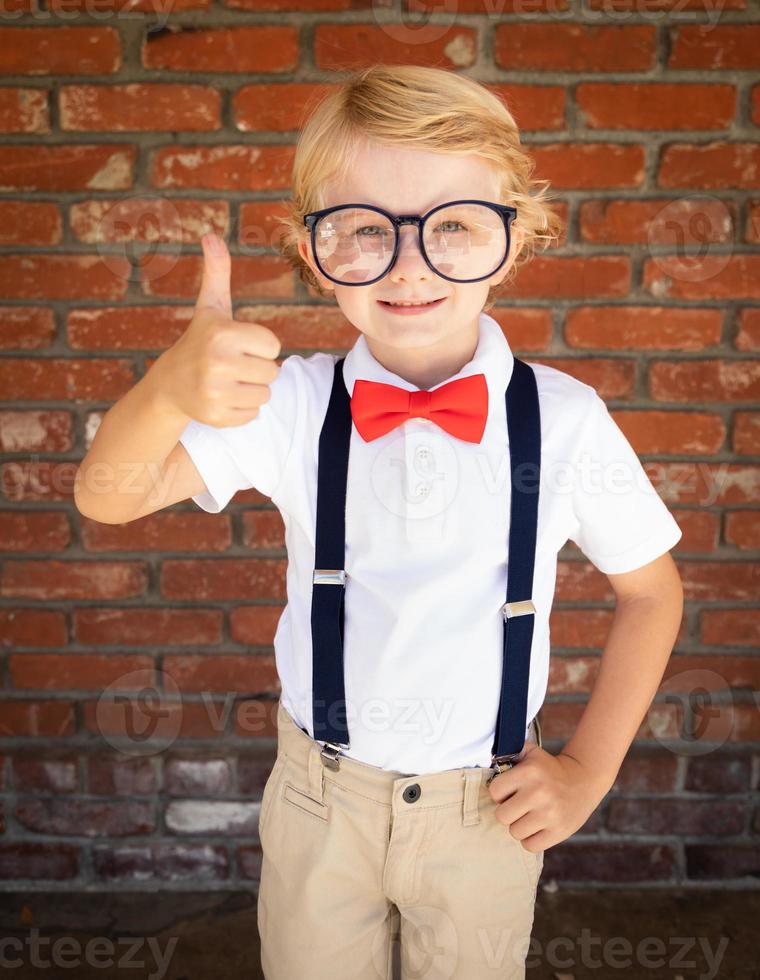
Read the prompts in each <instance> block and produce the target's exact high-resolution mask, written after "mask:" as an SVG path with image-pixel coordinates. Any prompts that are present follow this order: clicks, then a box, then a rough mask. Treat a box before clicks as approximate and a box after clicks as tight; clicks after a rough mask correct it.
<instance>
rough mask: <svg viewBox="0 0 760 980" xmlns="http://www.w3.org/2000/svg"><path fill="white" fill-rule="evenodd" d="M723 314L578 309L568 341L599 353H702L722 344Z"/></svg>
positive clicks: (568, 322)
mask: <svg viewBox="0 0 760 980" xmlns="http://www.w3.org/2000/svg"><path fill="white" fill-rule="evenodd" d="M721 325H722V311H721V310H713V309H706V310H695V309H692V308H689V309H680V310H679V309H674V308H673V307H669V306H576V307H574V308H572V309H570V310H568V312H567V316H566V319H565V341H566V342H567V344H568V345H569V346H570V347H580V348H593V349H596V350H600V349H602V350H631V349H632V348H641V349H648V350H678V351H683V350H700V349H702V348H704V347H712V346H714V345H716V344H719V343H720V335H721Z"/></svg>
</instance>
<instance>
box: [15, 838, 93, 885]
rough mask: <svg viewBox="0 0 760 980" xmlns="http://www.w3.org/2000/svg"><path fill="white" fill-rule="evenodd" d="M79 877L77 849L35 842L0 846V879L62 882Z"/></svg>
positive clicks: (64, 845) (18, 842)
mask: <svg viewBox="0 0 760 980" xmlns="http://www.w3.org/2000/svg"><path fill="white" fill-rule="evenodd" d="M78 874H79V848H78V847H76V846H74V845H73V844H41V843H37V842H36V841H16V842H14V841H6V842H4V843H0V878H5V879H16V880H19V879H20V880H23V879H25V878H31V879H32V880H34V881H64V880H66V879H70V878H76V877H77V875H78Z"/></svg>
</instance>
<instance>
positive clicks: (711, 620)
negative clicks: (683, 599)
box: [699, 609, 760, 647]
mask: <svg viewBox="0 0 760 980" xmlns="http://www.w3.org/2000/svg"><path fill="white" fill-rule="evenodd" d="M758 636H760V612H758V610H757V609H703V610H702V612H701V614H700V637H699V638H700V640H701V642H702V643H708V644H712V645H714V646H724V645H725V646H751V647H754V646H756V645H757V638H758Z"/></svg>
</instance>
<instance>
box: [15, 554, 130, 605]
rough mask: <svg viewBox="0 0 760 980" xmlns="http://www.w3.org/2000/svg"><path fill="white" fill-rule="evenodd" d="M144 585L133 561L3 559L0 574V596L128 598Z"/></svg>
mask: <svg viewBox="0 0 760 980" xmlns="http://www.w3.org/2000/svg"><path fill="white" fill-rule="evenodd" d="M147 584H148V577H147V570H146V567H145V565H144V564H143V563H142V562H135V561H132V562H127V561H66V562H63V561H54V560H50V561H45V560H42V561H6V562H5V563H4V565H3V568H2V572H1V573H0V595H2V596H10V597H13V596H16V597H21V598H24V599H87V600H95V601H97V600H98V599H131V598H134V597H136V596H142V595H144V594H145V590H146V587H147Z"/></svg>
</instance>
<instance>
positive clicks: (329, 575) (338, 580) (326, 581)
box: [312, 568, 346, 585]
mask: <svg viewBox="0 0 760 980" xmlns="http://www.w3.org/2000/svg"><path fill="white" fill-rule="evenodd" d="M312 581H313V582H314V584H315V585H345V584H346V570H345V568H315V569H314V577H313V579H312Z"/></svg>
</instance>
